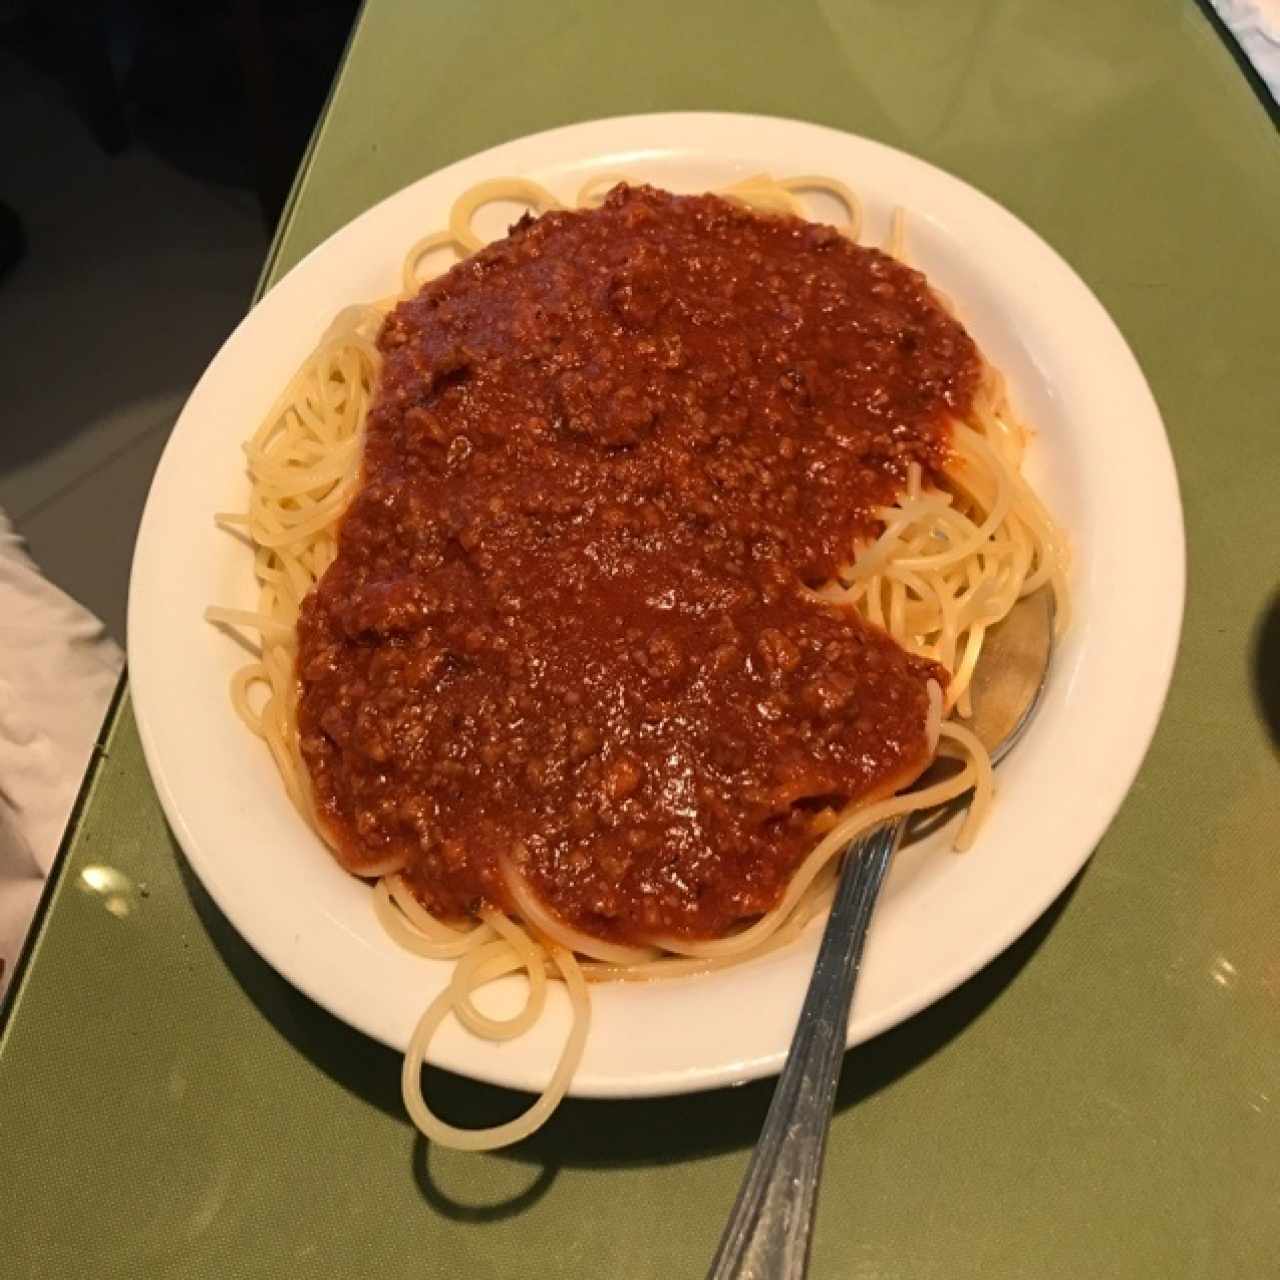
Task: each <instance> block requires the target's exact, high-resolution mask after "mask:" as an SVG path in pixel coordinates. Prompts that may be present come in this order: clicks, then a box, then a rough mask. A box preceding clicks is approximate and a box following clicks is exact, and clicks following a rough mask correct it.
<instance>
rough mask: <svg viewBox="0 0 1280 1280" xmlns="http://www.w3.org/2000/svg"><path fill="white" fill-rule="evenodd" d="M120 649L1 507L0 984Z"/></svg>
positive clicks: (65, 813) (102, 709)
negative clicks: (36, 556) (39, 560)
mask: <svg viewBox="0 0 1280 1280" xmlns="http://www.w3.org/2000/svg"><path fill="white" fill-rule="evenodd" d="M123 661H124V655H123V654H122V653H121V652H120V648H119V646H118V645H117V644H116V643H115V642H114V641H113V640H111V639H110V637H108V636H107V635H106V633H105V632H104V630H103V627H102V623H100V622H99V621H98V620H97V619H96V618H95V617H93V615H92V614H90V613H88V612H87V611H86V610H85V609H83V608H81V607H80V605H78V604H76V602H75V601H74V600H72V599H71V598H70V597H69V596H67V595H64V594H63V593H62V592H61V591H59V590H58V588H57V587H55V586H54V585H53V584H52V583H50V582H49V581H47V580H46V579H45V578H44V576H43V575H42V574H41V573H40V570H39V569H38V568H36V565H35V563H34V562H33V561H32V559H31V558H30V556H28V555H27V553H26V550H25V549H24V547H23V544H22V539H21V538H19V537H18V535H17V534H16V533H14V531H13V527H12V525H10V523H9V521H8V518H7V517H6V516H5V514H4V512H3V511H0V960H2V961H3V962H4V973H3V974H0V991H3V990H4V988H5V986H6V984H7V983H8V982H9V980H10V978H11V977H12V976H13V965H14V961H15V960H16V959H17V957H18V951H19V950H20V949H21V946H22V940H23V938H24V937H25V936H26V932H27V929H28V927H29V926H30V923H31V915H32V913H33V912H34V910H35V907H36V903H37V902H38V901H39V898H40V891H41V888H42V886H43V884H44V880H45V877H46V876H47V875H48V874H49V869H50V867H52V865H53V859H54V855H55V854H56V853H57V852H58V844H59V842H60V841H61V839H62V832H63V829H64V828H65V827H66V825H67V818H68V817H69V815H70V813H71V806H72V805H73V804H74V803H75V798H76V792H77V791H78V790H79V788H80V782H81V779H82V778H83V777H84V772H85V768H86V767H87V766H88V763H89V753H90V752H91V751H92V750H93V743H94V739H95V738H96V736H97V733H98V730H99V728H101V726H102V717H103V715H104V714H105V713H106V709H107V703H108V702H109V701H110V700H111V693H112V691H113V690H114V688H115V685H116V680H117V678H118V677H119V675H120V667H121V665H122V663H123Z"/></svg>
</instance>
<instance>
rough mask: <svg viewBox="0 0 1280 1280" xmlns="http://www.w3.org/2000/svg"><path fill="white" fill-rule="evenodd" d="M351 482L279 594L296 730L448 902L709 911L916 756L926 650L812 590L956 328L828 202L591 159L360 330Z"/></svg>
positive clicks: (337, 818) (744, 897) (753, 883)
mask: <svg viewBox="0 0 1280 1280" xmlns="http://www.w3.org/2000/svg"><path fill="white" fill-rule="evenodd" d="M380 345H381V347H382V350H383V352H384V354H385V365H384V369H383V374H382V380H381V385H380V389H379V393H378V397H377V401H376V403H375V406H374V408H373V410H372V412H371V414H370V418H369V423H368V440H367V445H366V453H365V475H364V483H363V487H362V489H361V491H360V493H359V494H358V496H357V497H356V499H355V501H354V503H353V505H352V506H351V508H350V510H349V511H348V513H347V515H346V517H345V518H344V520H343V523H342V526H341V531H340V536H339V552H338V557H337V560H336V561H335V562H334V564H333V566H332V567H331V568H330V569H329V571H328V572H327V573H326V574H325V576H324V578H323V579H322V581H321V583H320V585H319V587H318V588H317V590H316V591H315V592H314V593H313V594H312V596H311V597H310V598H309V599H308V600H307V601H306V603H305V605H304V608H303V611H302V618H301V621H300V623H299V641H300V646H299V654H298V676H299V680H300V687H301V703H300V724H301V733H302V751H303V756H304V758H305V761H306V764H307V767H308V769H309V771H310V774H311V778H312V781H313V784H314V793H315V798H316V803H317V806H318V812H319V815H320V820H321V821H322V822H323V824H324V825H325V827H326V829H327V831H328V832H329V833H330V835H331V837H332V838H333V840H334V842H335V844H336V847H337V849H338V856H339V858H340V860H341V861H342V862H343V865H345V866H347V867H348V868H350V869H351V870H354V871H356V872H360V871H365V872H368V871H371V870H374V869H377V868H379V867H382V866H385V865H387V864H388V862H389V861H390V862H396V861H400V860H403V862H404V864H405V874H406V877H407V879H408V881H409V883H410V884H411V886H412V888H413V890H414V892H415V893H416V894H417V895H418V896H419V897H420V898H421V900H422V901H423V902H424V903H425V904H426V905H427V906H428V907H430V908H431V909H433V910H435V911H436V912H438V913H440V914H441V915H443V916H445V917H448V918H453V917H459V916H462V915H465V914H467V913H470V912H473V911H474V910H475V909H476V907H477V906H478V905H480V904H481V903H484V902H488V903H492V904H496V905H499V906H502V907H504V908H507V909H509V908H510V907H511V905H512V904H511V902H510V899H509V896H508V893H507V890H506V888H505V885H504V883H503V881H502V879H501V874H500V871H499V868H498V859H499V858H512V859H514V860H515V862H516V863H517V864H518V866H519V868H520V870H521V871H522V872H523V874H524V875H525V877H526V878H527V880H528V882H529V883H530V884H531V885H532V887H533V888H534V890H535V891H536V892H537V893H538V894H539V896H540V898H541V899H542V901H544V902H545V903H546V904H547V905H548V906H549V907H550V908H551V909H552V910H553V911H554V912H556V913H557V914H558V915H559V916H560V917H561V918H563V919H564V920H566V921H568V922H570V923H571V924H573V925H575V926H577V927H578V928H580V929H583V930H586V931H588V932H590V933H592V934H595V935H598V936H600V937H603V938H608V939H613V940H624V941H634V940H641V939H644V938H647V937H650V936H654V935H661V934H673V935H681V936H685V937H709V936H715V935H718V934H722V933H723V932H725V931H726V930H727V929H729V928H730V927H731V926H733V925H734V924H735V923H737V922H739V921H742V920H744V919H747V918H750V917H753V916H757V915H759V914H760V913H761V912H763V911H765V910H767V909H768V908H769V907H770V906H772V905H773V904H774V903H776V902H777V900H778V898H779V897H780V895H781V893H782V891H783V889H784V888H785V885H786V883H787V880H788V878H789V877H790V875H791V873H792V872H793V871H794V869H795V867H796V866H797V865H798V863H799V861H800V860H801V859H802V858H803V856H804V854H805V853H806V852H807V850H808V849H809V848H811V847H812V845H813V843H814V839H815V836H814V831H813V815H814V813H815V811H817V810H819V809H821V808H822V807H823V806H825V805H828V804H831V805H836V806H839V805H841V804H844V803H846V802H848V801H849V800H858V799H865V798H868V797H870V796H872V795H877V794H884V793H887V792H889V791H892V790H894V789H896V788H897V787H898V786H900V785H902V784H903V783H904V782H905V781H907V780H909V779H910V778H911V777H912V776H914V774H915V773H916V772H917V771H918V770H919V769H920V768H921V767H922V765H923V764H924V763H925V761H926V757H927V745H926V742H925V735H924V725H925V717H926V709H927V695H926V688H925V686H926V682H927V681H928V680H929V679H930V678H938V679H944V678H945V673H942V672H941V671H940V669H939V668H937V667H936V666H934V665H932V664H930V663H928V662H925V661H923V660H920V659H917V658H915V657H912V656H910V655H908V654H907V653H905V652H904V651H903V650H902V649H901V648H899V646H898V645H897V644H895V643H894V642H893V641H892V640H891V639H890V638H889V637H888V636H887V635H885V634H884V633H883V632H881V631H879V630H878V629H876V628H874V627H872V626H870V625H868V624H866V623H863V622H861V621H859V619H858V618H857V617H856V616H855V615H854V614H853V613H852V611H850V610H847V609H842V608H836V607H831V606H828V605H824V604H820V603H817V602H815V601H814V600H813V599H812V598H811V597H808V596H806V594H805V592H804V584H805V583H817V582H820V581H822V580H824V579H827V578H829V577H831V575H832V574H833V573H834V572H835V570H836V569H837V567H838V566H839V565H840V564H841V563H842V562H843V563H847V562H848V561H849V559H850V558H851V553H852V547H853V544H854V541H855V539H856V538H858V537H860V536H866V535H869V534H873V533H874V532H875V531H876V528H877V525H876V521H875V517H874V514H873V512H874V509H875V507H876V506H877V505H879V504H883V503H885V502H886V501H890V500H892V498H893V497H894V495H895V494H896V493H898V492H900V490H901V487H902V484H903V482H904V478H905V473H906V467H907V464H908V463H909V462H912V461H915V462H918V463H920V464H921V465H922V466H923V467H924V468H925V470H926V473H936V471H937V469H938V467H940V466H941V464H942V462H943V461H944V460H945V458H946V455H947V451H948V439H949V437H948V432H949V426H948V419H949V417H950V416H951V415H955V414H960V413H963V412H964V411H965V410H966V409H967V407H968V406H969V403H970V400H971V398H972V395H973V391H974V388H975V386H976V383H977V379H978V372H979V362H978V357H977V353H976V351H975V348H974V346H973V343H972V342H971V341H970V339H969V338H968V336H967V335H966V334H965V332H964V330H963V329H962V328H961V326H960V325H959V324H958V323H957V322H956V321H955V320H953V319H952V318H951V317H950V316H949V315H947V314H946V313H945V312H944V311H943V310H942V309H941V308H940V307H939V306H938V304H937V303H936V302H935V300H934V298H933V297H932V295H931V294H930V292H929V289H928V286H927V284H926V282H925V279H924V277H923V276H922V275H920V274H919V273H918V272H915V271H912V270H911V269H909V268H907V267H905V266H903V265H901V264H900V263H898V262H896V261H894V260H893V259H891V258H889V257H887V256H886V255H885V254H883V253H880V252H878V251H877V250H875V249H866V248H860V247H858V246H856V245H853V244H851V243H850V242H849V241H847V240H846V239H844V238H843V237H841V236H840V235H839V234H838V233H837V232H836V231H834V230H833V229H831V228H829V227H824V226H818V225H813V224H809V223H806V222H802V221H799V220H796V219H790V218H772V217H769V218H766V217H762V216H759V215H755V214H751V213H748V212H746V211H745V210H742V209H739V208H737V207H736V206H733V205H731V204H729V203H727V202H725V201H723V200H720V199H718V198H716V197H712V196H696V197H677V196H671V195H668V194H666V193H664V192H660V191H656V190H653V189H650V188H644V187H641V188H628V187H625V186H622V187H618V188H617V189H615V190H614V191H613V192H612V193H611V194H610V196H609V197H608V199H607V201H606V202H605V204H604V207H603V208H601V209H599V210H595V211H589V212H556V213H549V214H547V215H545V216H543V217H541V218H539V219H537V220H536V221H535V220H533V219H529V218H526V219H524V220H522V221H521V222H520V223H519V224H517V225H516V226H515V227H514V228H513V229H512V231H511V234H510V235H509V236H508V237H507V238H506V239H505V240H502V241H500V242H498V243H496V244H494V245H491V246H489V247H488V248H487V249H485V250H483V251H482V252H480V253H478V254H477V255H475V256H474V257H473V258H471V259H469V260H468V261H466V262H464V263H461V264H460V265H458V266H457V267H455V268H454V269H453V270H452V271H450V272H449V273H448V274H447V275H445V276H443V277H441V278H440V279H438V280H435V281H432V282H431V283H429V284H428V285H426V287H425V288H423V290H422V291H421V293H420V294H419V295H418V296H417V297H416V298H414V299H412V300H410V301H407V302H405V303H402V304H401V305H400V306H399V307H397V308H396V310H395V311H394V312H393V313H392V314H391V316H390V317H389V318H388V320H387V321H386V324H385V327H384V329H383V331H382V334H381V338H380Z"/></svg>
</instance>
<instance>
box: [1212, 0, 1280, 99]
mask: <svg viewBox="0 0 1280 1280" xmlns="http://www.w3.org/2000/svg"><path fill="white" fill-rule="evenodd" d="M1211 2H1212V4H1213V7H1214V8H1215V9H1216V10H1217V11H1218V16H1219V17H1220V18H1221V19H1222V21H1223V22H1224V23H1226V25H1227V26H1228V27H1229V28H1230V29H1231V34H1232V35H1234V36H1235V38H1236V40H1237V41H1238V42H1239V45H1240V48H1241V49H1243V50H1244V53H1245V56H1246V57H1247V58H1248V59H1249V61H1250V62H1252V63H1253V65H1254V66H1255V67H1256V68H1257V71H1258V74H1259V75H1260V76H1261V77H1262V78H1263V80H1264V81H1266V85H1267V88H1268V89H1270V90H1271V96H1272V97H1273V98H1274V99H1275V100H1276V102H1278V103H1280V0H1211Z"/></svg>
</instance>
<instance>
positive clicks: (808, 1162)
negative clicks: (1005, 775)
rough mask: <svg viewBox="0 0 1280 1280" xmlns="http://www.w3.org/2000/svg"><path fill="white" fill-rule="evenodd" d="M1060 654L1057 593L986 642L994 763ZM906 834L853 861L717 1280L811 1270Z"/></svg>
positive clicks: (858, 843) (983, 722)
mask: <svg viewBox="0 0 1280 1280" xmlns="http://www.w3.org/2000/svg"><path fill="white" fill-rule="evenodd" d="M1052 653H1053V596H1052V592H1051V591H1050V590H1049V589H1048V588H1044V589H1042V590H1040V591H1037V592H1034V593H1033V594H1032V595H1029V596H1027V597H1025V598H1024V599H1022V600H1020V601H1019V602H1018V603H1017V604H1016V605H1015V606H1014V608H1013V609H1012V610H1011V611H1010V613H1009V615H1008V617H1006V618H1005V619H1004V621H1003V622H1001V623H1000V625H999V626H997V627H993V628H992V629H991V630H990V631H989V632H988V633H987V637H986V640H985V643H984V644H983V648H982V656H981V658H980V659H979V662H978V666H977V668H976V670H975V671H974V677H973V683H972V685H971V686H970V689H971V697H972V700H973V716H972V718H971V719H970V720H968V721H967V723H968V725H969V727H970V728H972V730H973V731H974V732H975V733H976V734H977V736H978V738H979V740H980V741H981V742H982V744H983V746H985V747H986V748H987V749H988V751H990V752H991V759H992V762H993V763H997V762H999V761H1000V760H1002V759H1003V758H1004V757H1005V756H1006V755H1007V754H1008V753H1009V751H1010V749H1011V748H1012V747H1013V746H1014V744H1015V743H1016V742H1017V741H1018V739H1019V738H1020V737H1021V736H1022V733H1023V731H1024V730H1025V729H1026V727H1027V724H1028V723H1029V722H1030V720H1031V717H1032V714H1033V713H1034V711H1035V709H1036V706H1037V705H1038V704H1039V701H1040V695H1041V693H1042V692H1043V691H1044V686H1045V680H1046V677H1047V676H1048V672H1049V660H1050V658H1051V656H1052ZM905 826H906V819H905V818H897V819H894V820H893V821H891V822H888V823H886V824H885V825H884V826H882V827H879V828H877V829H876V830H875V831H872V832H870V833H869V834H867V835H863V836H860V837H859V838H858V839H857V840H855V841H853V842H852V843H851V844H850V845H849V847H848V849H846V851H845V855H844V866H843V867H842V869H841V872H840V879H839V882H838V884H837V886H836V896H835V901H834V903H833V904H832V907H831V916H830V919H829V920H828V921H827V927H826V930H825V931H824V932H823V935H822V942H821V944H820V946H819V948H818V958H817V961H816V962H815V964H814V968H813V976H812V977H811V978H810V979H809V990H808V992H807V994H806V995H805V1000H804V1006H803V1007H802V1008H801V1010H800V1018H799V1021H798V1022H797V1023H796V1031H795V1036H794V1037H793V1039H792V1041H791V1049H790V1052H789V1053H788V1054H787V1061H786V1063H785V1065H784V1066H783V1068H782V1074H781V1075H780V1076H779V1077H778V1085H777V1088H776V1089H775V1090H774V1094H773V1102H772V1103H771V1104H770V1106H769V1114H768V1116H766V1117H765V1122H764V1129H763V1130H762V1131H761V1134H760V1140H759V1142H757V1143H756V1149H755V1152H754V1154H753V1155H752V1157H751V1164H750V1166H749V1167H748V1169H747V1174H746V1177H745V1178H744V1179H743V1183H742V1187H741V1189H740V1190H739V1192H738V1198H737V1200H736V1201H735V1202H734V1206H733V1212H732V1213H731V1214H730V1215H729V1221H728V1223H727V1224H726V1225H725V1229H724V1234H723V1235H722V1236H721V1237H720V1247H719V1248H718V1249H717V1250H716V1256H715V1259H714V1260H713V1262H712V1264H711V1270H710V1271H709V1272H708V1273H707V1276H708V1280H801V1278H802V1277H803V1276H804V1275H805V1273H806V1271H807V1270H808V1267H809V1243H810V1240H811V1239H812V1235H813V1215H814V1208H815V1206H816V1204H817V1198H818V1182H819V1179H820V1177H821V1174H822V1157H823V1152H824V1151H825V1149H826V1144H827V1130H828V1128H830V1125H831V1108H832V1105H833V1103H834V1101H835V1092H836V1082H837V1080H838V1079H839V1077H840V1064H841V1061H842V1060H843V1058H844V1051H845V1041H846V1038H847V1034H848V1026H849V1006H850V1004H851V1003H852V1000H853V988H854V984H855V983H856V981H857V978H858V967H859V965H860V963H861V960H862V944H863V941H864V939H865V938H866V933H867V925H868V923H869V921H870V919H871V912H872V909H873V908H874V906H875V902H876V897H877V896H878V894H879V892H880V886H881V885H882V884H883V883H884V877H885V872H886V871H887V870H888V868H889V862H890V859H891V858H892V857H893V855H894V853H895V852H896V850H897V848H898V845H899V844H900V843H901V842H902V833H903V830H904V828H905ZM975 856H980V855H975Z"/></svg>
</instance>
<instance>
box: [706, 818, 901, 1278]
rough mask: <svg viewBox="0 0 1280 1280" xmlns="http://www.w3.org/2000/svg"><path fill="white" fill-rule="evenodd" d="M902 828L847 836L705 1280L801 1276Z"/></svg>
mask: <svg viewBox="0 0 1280 1280" xmlns="http://www.w3.org/2000/svg"><path fill="white" fill-rule="evenodd" d="M904 826H905V823H904V820H903V819H902V818H896V819H894V820H893V821H892V822H889V823H886V824H885V825H884V826H882V827H878V828H876V829H875V830H874V831H871V832H869V833H868V834H867V835H864V836H860V837H859V838H858V839H857V840H855V841H854V842H853V843H852V844H850V846H849V848H848V850H847V851H846V853H845V857H844V866H843V867H842V868H841V871H840V882H839V884H838V885H837V887H836V896H835V902H834V903H833V904H832V907H831V916H830V918H829V919H828V921H827V927H826V929H825V930H824V932H823V934H822V942H821V945H820V946H819V948H818V958H817V961H816V962H815V964H814V967H813V976H812V977H811V978H810V979H809V990H808V992H807V993H806V995H805V998H804V1005H803V1007H802V1008H801V1010H800V1018H799V1021H798V1022H797V1024H796V1033H795V1036H794V1037H793V1039H792V1041H791V1051H790V1052H789V1053H788V1054H787V1061H786V1064H785V1065H784V1066H783V1068H782V1074H781V1076H779V1077H778V1085H777V1088H776V1089H775V1090H774V1094H773V1101H772V1102H771V1103H770V1104H769V1114H768V1115H767V1116H766V1117H765V1122H764V1129H763V1130H762V1132H761V1134H760V1141H759V1142H758V1143H757V1144H756V1149H755V1152H754V1154H753V1155H752V1157H751V1164H750V1165H749V1166H748V1168H747V1174H746V1177H745V1178H744V1179H743V1182H742V1187H741V1188H740V1190H739V1191H738V1198H737V1200H736V1201H735V1202H734V1205H733V1212H732V1213H731V1214H730V1215H729V1221H728V1223H726V1225H725V1229H724V1234H723V1235H722V1236H721V1237H720V1246H719V1248H718V1249H717V1250H716V1256H715V1259H714V1260H713V1261H712V1264H711V1270H710V1271H709V1272H708V1273H707V1280H801V1277H803V1276H804V1274H805V1272H806V1271H807V1270H808V1266H809V1242H810V1240H811V1238H812V1234H813V1212H814V1207H815V1205H816V1204H817V1199H818V1180H819V1177H820V1175H821V1173H822V1156H823V1152H824V1151H825V1150H826V1145H827V1130H828V1128H829V1127H830V1125H831V1108H832V1105H833V1103H834V1102H835V1093H836V1081H837V1080H838V1079H839V1078H840V1063H841V1061H842V1059H843V1058H844V1051H845V1037H846V1034H847V1032H848V1026H849V1006H850V1004H851V1003H852V1000H853V988H854V984H855V983H856V982H857V979H858V966H859V964H860V963H861V960H862V944H863V942H864V940H865V939H866V936H867V924H868V922H869V921H870V919H871V911H872V908H873V907H874V906H875V902H876V897H877V896H878V895H879V893H880V886H881V885H882V884H883V883H884V877H885V872H886V871H887V870H888V868H889V861H890V859H891V858H892V857H893V855H894V852H895V851H896V850H897V848H898V844H899V842H900V841H901V839H902V831H903V827H904Z"/></svg>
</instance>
